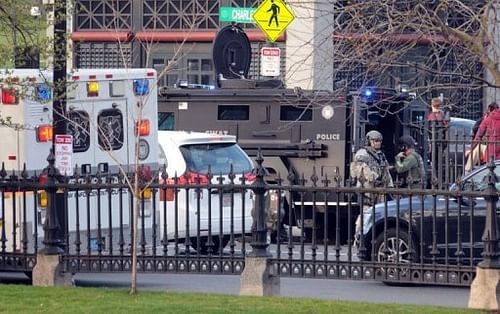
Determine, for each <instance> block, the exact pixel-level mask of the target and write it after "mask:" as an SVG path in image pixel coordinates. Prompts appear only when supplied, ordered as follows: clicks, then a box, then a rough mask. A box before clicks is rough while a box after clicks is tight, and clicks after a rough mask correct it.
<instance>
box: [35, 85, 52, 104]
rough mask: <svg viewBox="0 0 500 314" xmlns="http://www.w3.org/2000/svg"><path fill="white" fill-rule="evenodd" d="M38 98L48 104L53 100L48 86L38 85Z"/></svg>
mask: <svg viewBox="0 0 500 314" xmlns="http://www.w3.org/2000/svg"><path fill="white" fill-rule="evenodd" d="M36 91H37V97H38V99H39V100H40V101H41V102H48V101H49V100H50V99H51V98H52V93H51V91H50V88H49V86H48V85H47V84H45V83H42V84H38V86H37V87H36Z"/></svg>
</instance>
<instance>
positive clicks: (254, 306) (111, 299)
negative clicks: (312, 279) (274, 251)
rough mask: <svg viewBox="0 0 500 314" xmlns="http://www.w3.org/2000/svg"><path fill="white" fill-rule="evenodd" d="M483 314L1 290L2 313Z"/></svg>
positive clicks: (118, 292) (96, 291)
mask: <svg viewBox="0 0 500 314" xmlns="http://www.w3.org/2000/svg"><path fill="white" fill-rule="evenodd" d="M160 312H162V313H290V314H292V313H293V314H296V313H377V314H382V313H391V314H392V313H419V314H420V313H426V314H427V313H481V312H479V311H469V310H466V309H463V310H460V309H450V308H441V307H431V306H410V305H379V304H367V303H352V302H334V301H324V300H310V299H297V298H281V297H264V298H260V297H238V296H230V295H213V294H187V293H173V292H149V291H147V292H146V291H141V292H139V294H137V295H135V296H131V295H129V294H128V292H127V291H126V290H123V289H104V288H43V287H33V286H25V285H0V313H95V314H97V313H160Z"/></svg>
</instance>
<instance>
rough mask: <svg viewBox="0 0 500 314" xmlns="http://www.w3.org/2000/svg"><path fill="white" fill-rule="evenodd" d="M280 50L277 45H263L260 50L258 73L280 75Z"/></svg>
mask: <svg viewBox="0 0 500 314" xmlns="http://www.w3.org/2000/svg"><path fill="white" fill-rule="evenodd" d="M280 59H281V51H280V48H278V47H264V48H262V49H261V50H260V75H262V76H279V75H280Z"/></svg>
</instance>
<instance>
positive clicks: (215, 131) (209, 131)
mask: <svg viewBox="0 0 500 314" xmlns="http://www.w3.org/2000/svg"><path fill="white" fill-rule="evenodd" d="M205 133H208V134H219V135H229V131H228V130H206V131H205Z"/></svg>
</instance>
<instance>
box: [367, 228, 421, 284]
mask: <svg viewBox="0 0 500 314" xmlns="http://www.w3.org/2000/svg"><path fill="white" fill-rule="evenodd" d="M386 245H387V252H386ZM411 245H412V247H413V254H411V247H410V241H409V236H408V233H407V232H406V231H405V230H401V229H400V230H399V238H398V236H397V232H396V228H391V229H388V230H387V242H386V243H384V233H383V232H381V233H380V234H379V235H378V236H377V239H376V241H375V254H376V257H375V258H376V260H375V262H379V263H394V264H398V265H401V264H410V263H414V262H415V261H416V258H415V254H417V252H416V250H415V247H416V245H415V241H414V240H413V241H411ZM380 270H381V272H382V274H383V276H384V277H385V276H387V279H389V281H384V283H385V284H388V285H399V284H398V283H395V282H394V281H392V280H396V279H397V278H398V271H399V278H402V279H405V280H410V269H409V268H404V267H401V266H399V267H387V268H386V267H381V268H380ZM386 272H387V274H385V273H386Z"/></svg>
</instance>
